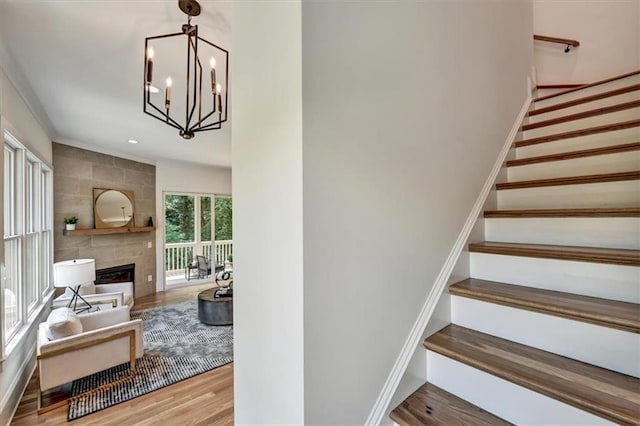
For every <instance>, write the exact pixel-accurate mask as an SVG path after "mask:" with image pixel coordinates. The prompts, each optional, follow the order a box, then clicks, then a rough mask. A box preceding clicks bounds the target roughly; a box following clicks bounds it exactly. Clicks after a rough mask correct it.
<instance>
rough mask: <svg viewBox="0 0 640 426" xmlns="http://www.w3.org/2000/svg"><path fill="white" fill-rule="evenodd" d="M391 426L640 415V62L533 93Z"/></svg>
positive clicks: (620, 420) (587, 420)
mask: <svg viewBox="0 0 640 426" xmlns="http://www.w3.org/2000/svg"><path fill="white" fill-rule="evenodd" d="M520 134H521V137H520V140H518V141H516V142H515V143H514V146H513V149H512V157H513V158H510V159H509V160H508V161H507V162H506V164H505V167H506V174H505V176H506V181H504V182H500V183H498V184H496V188H495V192H496V199H497V208H496V209H492V210H485V212H484V217H483V218H481V219H479V221H481V222H483V223H482V224H483V225H484V234H485V236H484V238H485V241H482V242H474V243H471V244H469V246H468V251H469V256H470V275H471V278H468V279H466V280H464V281H461V282H459V283H456V284H453V285H451V286H450V287H449V289H448V291H449V294H450V297H451V322H452V323H451V324H450V325H448V326H446V327H445V328H443V329H442V330H440V331H438V332H436V333H435V334H433V335H431V336H429V337H428V338H427V339H426V340H425V342H424V346H425V348H426V350H427V372H426V375H427V380H428V381H427V383H425V384H424V385H423V386H422V387H420V388H419V389H418V390H417V391H416V392H414V393H413V394H412V395H411V396H409V397H408V398H407V399H406V400H405V401H404V402H402V403H401V404H400V405H399V406H398V407H396V408H395V409H394V410H393V411H392V412H391V419H392V420H393V421H394V422H395V423H397V424H400V425H419V424H487V425H489V424H491V425H495V424H510V423H514V424H537V425H549V424H607V423H617V424H640V380H639V379H638V377H640V334H639V333H640V305H639V304H640V71H636V72H632V73H628V74H625V75H623V76H618V77H614V78H611V79H607V80H603V81H600V82H596V83H594V84H589V85H584V86H581V87H577V88H572V89H569V90H564V91H561V92H557V93H553V94H551V95H546V96H539V97H538V98H537V99H535V100H534V102H533V104H532V108H531V110H530V111H529V113H528V116H527V117H526V119H525V122H524V123H523V125H522V132H521V133H520Z"/></svg>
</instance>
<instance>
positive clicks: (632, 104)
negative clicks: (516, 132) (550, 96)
mask: <svg viewBox="0 0 640 426" xmlns="http://www.w3.org/2000/svg"><path fill="white" fill-rule="evenodd" d="M638 106H640V100H634V101H629V102H623V103H621V104H616V105H609V106H603V107H600V108H595V109H591V110H588V111H581V112H577V113H575V114H569V115H564V116H562V117H556V118H551V119H549V120H544V121H538V122H535V123H528V124H523V125H522V127H521V130H531V129H538V128H540V127H546V126H553V125H555V124H560V123H566V122H568V121H574V120H581V119H583V118H589V117H595V116H598V115H604V114H611V113H614V112H618V111H624V110H627V109H632V108H637V107H638Z"/></svg>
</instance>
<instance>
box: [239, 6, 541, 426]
mask: <svg viewBox="0 0 640 426" xmlns="http://www.w3.org/2000/svg"><path fill="white" fill-rule="evenodd" d="M234 7H235V9H234V19H235V20H234V25H233V29H234V51H235V52H234V55H233V56H234V59H233V60H234V70H235V73H234V111H233V117H234V120H233V184H234V189H233V195H234V232H235V235H234V246H235V247H234V269H235V272H236V276H235V281H236V283H237V286H236V298H235V302H234V304H235V305H234V309H235V317H234V321H235V324H234V329H235V357H236V358H235V385H234V386H235V416H236V419H235V420H236V423H238V424H303V423H304V424H362V423H363V422H364V421H365V419H366V418H367V415H368V414H369V411H370V410H371V408H372V406H373V404H374V401H375V399H376V397H377V395H378V393H379V391H380V389H381V388H382V385H383V383H384V381H385V379H386V376H387V374H388V373H389V371H390V370H391V367H392V366H393V364H394V362H395V360H396V357H397V355H398V353H399V351H400V348H401V347H402V344H403V342H404V340H405V338H406V337H407V334H408V333H409V330H410V328H411V326H412V324H413V322H414V321H415V319H416V317H417V315H418V312H419V309H420V307H421V305H422V303H423V302H424V300H425V298H426V296H427V293H428V291H429V289H430V288H431V286H432V284H433V282H434V280H435V277H436V275H437V273H438V271H439V270H440V268H441V267H442V264H443V261H444V259H445V257H446V256H447V254H448V253H449V251H450V249H451V247H452V245H453V244H454V242H455V240H456V238H457V236H458V234H459V232H460V231H461V228H462V225H463V223H464V221H465V219H466V217H467V215H468V214H469V212H470V210H471V207H472V205H473V203H474V201H475V199H476V197H477V195H478V193H479V191H480V189H481V186H482V184H483V183H484V180H485V179H486V177H487V175H488V173H489V171H490V169H491V166H492V164H493V162H494V161H495V158H496V155H497V153H498V151H499V150H500V148H501V145H502V144H503V142H504V140H505V138H506V136H507V134H508V132H509V130H510V127H511V125H512V123H513V120H514V119H515V117H516V115H517V114H518V112H519V110H520V107H521V105H522V103H523V101H524V99H525V98H526V87H527V85H526V80H527V74H528V72H529V70H530V69H531V66H532V47H531V46H532V41H531V37H532V7H531V2H529V1H520V2H513V1H512V0H501V1H489V0H486V1H472V0H465V1H458V2H311V1H310V2H303V3H302V6H301V9H300V4H299V2H238V3H236V4H235V5H234ZM300 41H301V44H300ZM300 55H302V62H300V61H301V58H300ZM300 66H302V69H300ZM300 77H302V89H300V87H299V84H300ZM301 102H302V103H301ZM301 106H302V111H301V109H300V107H301ZM302 112H303V114H302ZM301 124H302V128H300V126H301ZM302 184H303V186H301V185H302ZM301 202H303V205H301V204H300V203H301ZM302 207H303V209H301V208H302ZM302 231H304V233H303V234H302V233H301V232H302ZM303 236H304V238H302V237H303ZM303 252H304V257H303V258H302V257H301V256H302V253H303ZM303 336H304V337H303ZM303 338H304V340H303ZM303 365H304V367H303ZM302 416H303V417H302Z"/></svg>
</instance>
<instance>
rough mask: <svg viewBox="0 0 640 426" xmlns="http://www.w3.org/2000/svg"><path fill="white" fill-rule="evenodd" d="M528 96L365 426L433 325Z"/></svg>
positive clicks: (383, 406) (383, 407)
mask: <svg viewBox="0 0 640 426" xmlns="http://www.w3.org/2000/svg"><path fill="white" fill-rule="evenodd" d="M527 83H528V85H530V84H531V81H530V80H529V81H528V82H527ZM527 93H528V95H527V98H526V100H525V102H524V104H523V105H522V108H521V109H520V113H519V114H518V116H517V117H516V120H515V122H514V123H513V126H512V127H511V131H510V132H509V135H508V136H507V139H506V141H505V143H504V145H503V147H502V150H501V151H500V153H499V154H498V158H497V159H496V162H495V163H494V165H493V168H492V169H491V173H489V177H488V178H487V180H486V181H485V183H484V186H483V187H482V191H480V195H478V198H477V199H476V202H475V204H474V205H473V208H472V209H471V212H470V213H469V216H468V217H467V220H466V222H465V224H464V227H463V228H462V231H461V232H460V235H458V239H457V240H456V242H455V244H454V245H453V248H452V249H451V252H450V253H449V256H448V257H447V259H446V260H445V262H444V265H443V266H442V269H441V270H440V273H439V274H438V277H437V278H436V281H435V283H434V285H433V288H432V289H431V291H430V292H429V295H428V296H427V299H426V301H425V302H424V305H422V309H421V310H420V314H419V315H418V318H417V319H416V321H415V323H414V324H413V327H412V328H411V331H410V332H409V336H408V337H407V339H406V340H405V342H404V346H403V347H402V350H401V351H400V355H398V358H397V359H396V362H395V364H394V365H393V367H392V369H391V372H390V373H389V376H388V377H387V380H386V381H385V383H384V386H383V387H382V390H381V391H380V394H379V395H378V398H377V399H376V402H375V404H374V405H373V407H372V409H371V412H370V413H369V416H368V417H367V421H366V423H365V424H367V425H378V424H380V423H381V422H382V417H383V416H384V414H385V412H386V411H387V408H388V406H389V404H390V403H391V398H392V397H393V394H394V393H395V391H396V389H397V387H398V384H399V383H400V380H401V379H402V376H403V374H404V372H405V370H406V369H407V365H408V364H409V361H410V360H411V357H412V356H413V353H414V351H415V348H416V347H417V346H418V344H419V341H420V339H421V337H422V334H423V333H424V330H425V328H426V326H427V323H428V322H429V319H430V318H431V315H432V314H433V311H434V309H435V308H436V305H437V303H438V300H440V296H441V295H442V292H443V291H444V289H445V287H446V284H447V281H448V279H449V277H450V276H451V272H452V271H453V268H454V267H455V265H456V263H457V262H458V258H459V257H460V254H461V253H462V250H463V249H464V247H465V245H466V242H467V239H468V238H469V234H470V233H471V230H472V229H473V227H474V225H475V223H476V220H477V219H478V216H479V215H480V211H481V210H482V208H483V206H484V204H485V202H486V200H487V197H488V196H489V192H490V191H491V190H492V189H493V186H494V183H495V180H496V178H497V177H498V173H499V172H500V169H501V168H502V166H503V164H504V161H505V159H506V157H507V154H508V153H509V150H510V149H511V146H512V145H513V142H514V140H515V138H516V135H517V133H518V131H519V130H520V125H521V124H522V121H523V120H524V117H525V114H526V113H527V112H528V111H529V106H530V104H531V99H532V98H531V90H530V87H529V90H528V91H527Z"/></svg>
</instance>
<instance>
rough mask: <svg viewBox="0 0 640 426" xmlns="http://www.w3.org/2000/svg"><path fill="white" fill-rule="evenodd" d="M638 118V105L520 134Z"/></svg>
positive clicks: (541, 133) (530, 135) (534, 135)
mask: <svg viewBox="0 0 640 426" xmlns="http://www.w3.org/2000/svg"><path fill="white" fill-rule="evenodd" d="M638 119H640V107H636V108H631V109H625V110H622V111H616V112H611V113H608V114H601V115H596V116H595V117H588V118H581V119H579V120H571V121H567V122H564V123H559V124H554V125H551V126H544V127H539V128H537V129H531V130H526V131H525V132H523V134H522V139H531V138H538V137H541V136H547V135H553V134H556V133H564V132H569V131H572V130H580V129H586V128H589V127H596V126H603V125H605V124H613V123H618V122H624V121H629V120H638Z"/></svg>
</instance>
